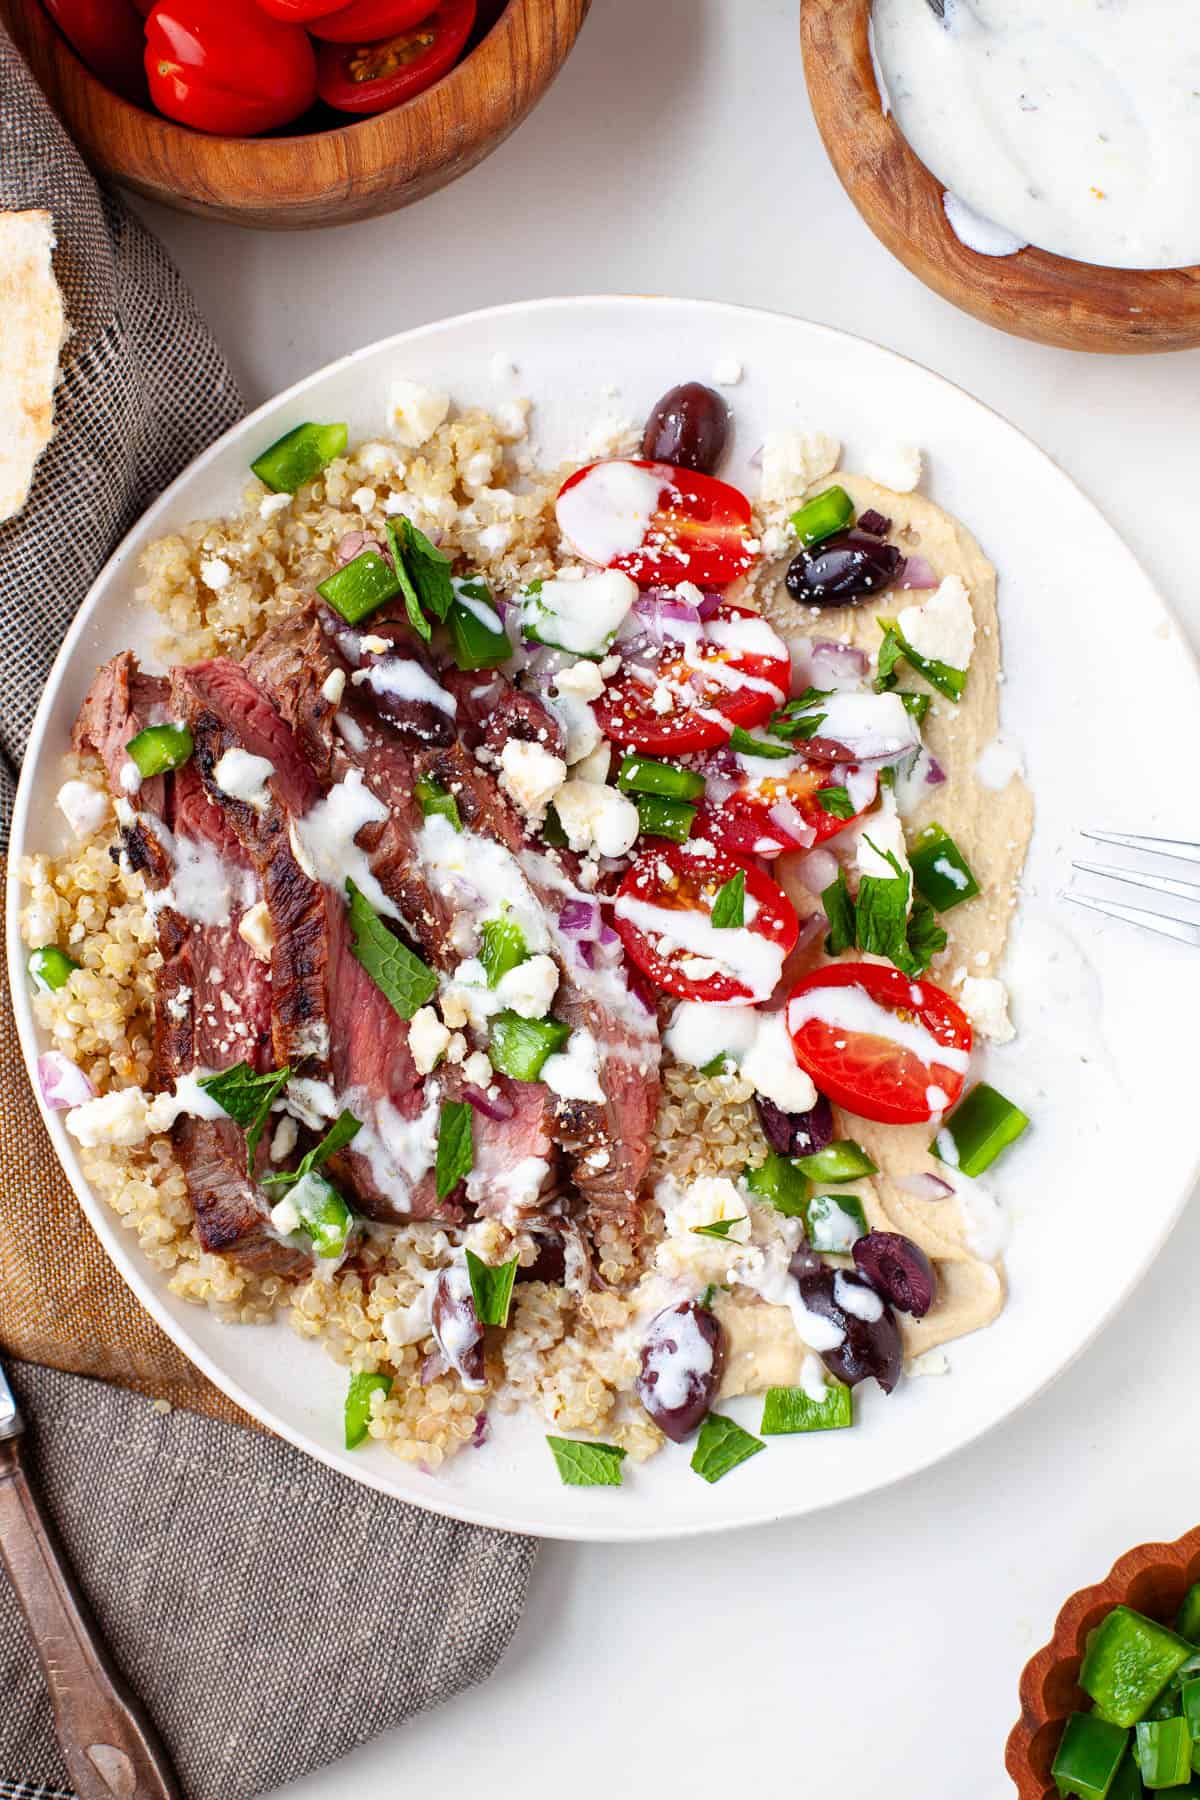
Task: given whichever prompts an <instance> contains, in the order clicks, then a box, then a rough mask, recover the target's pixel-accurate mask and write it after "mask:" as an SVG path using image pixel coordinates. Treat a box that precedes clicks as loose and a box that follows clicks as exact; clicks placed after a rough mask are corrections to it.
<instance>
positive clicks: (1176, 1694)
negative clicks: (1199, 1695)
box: [1146, 1682, 1183, 1719]
mask: <svg viewBox="0 0 1200 1800" xmlns="http://www.w3.org/2000/svg"><path fill="white" fill-rule="evenodd" d="M1182 1711H1183V1689H1182V1688H1179V1687H1176V1686H1175V1684H1174V1682H1168V1683H1167V1685H1166V1687H1165V1688H1164V1689H1163V1691H1162V1693H1161V1694H1160V1695H1159V1696H1158V1699H1157V1700H1156V1701H1155V1702H1154V1705H1153V1706H1150V1707H1147V1709H1146V1717H1147V1718H1148V1719H1177V1718H1178V1717H1179V1716H1180V1714H1181V1713H1182Z"/></svg>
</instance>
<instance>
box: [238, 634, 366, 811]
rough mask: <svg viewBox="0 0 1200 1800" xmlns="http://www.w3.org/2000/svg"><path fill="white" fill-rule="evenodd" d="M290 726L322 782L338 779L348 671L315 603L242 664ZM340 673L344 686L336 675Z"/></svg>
mask: <svg viewBox="0 0 1200 1800" xmlns="http://www.w3.org/2000/svg"><path fill="white" fill-rule="evenodd" d="M241 666H242V668H243V669H244V670H245V672H246V674H247V675H249V676H250V678H251V680H252V681H253V682H254V683H255V685H256V686H257V687H259V688H261V689H262V690H263V691H264V692H265V693H266V694H268V695H269V696H270V698H271V699H272V700H273V701H274V703H275V706H276V707H277V709H278V711H279V713H280V714H281V716H282V717H283V719H284V720H285V721H286V723H287V724H288V725H290V726H291V728H292V730H293V732H294V733H295V734H296V737H297V738H298V739H299V742H300V749H301V751H302V753H303V755H304V757H305V759H306V760H307V762H308V763H309V764H310V766H311V768H312V770H313V773H314V774H315V775H316V777H317V779H318V781H320V782H321V783H327V782H329V781H331V780H332V779H333V752H334V745H335V742H336V739H335V735H334V724H333V721H334V718H335V717H336V714H337V710H338V706H339V704H340V702H341V697H342V692H343V691H344V684H345V682H346V680H347V679H348V678H349V670H348V668H347V666H346V662H345V660H344V658H343V657H342V656H341V655H340V654H339V652H338V650H337V648H336V647H335V645H334V642H333V639H332V637H331V636H330V634H329V632H328V631H327V630H326V629H325V626H324V625H323V623H322V620H321V614H320V609H319V608H318V607H317V606H316V604H315V603H313V604H310V605H308V606H302V607H299V608H298V609H297V610H296V611H295V612H292V613H288V614H287V616H286V618H284V619H281V620H280V622H279V623H278V624H277V625H272V627H271V628H270V630H269V631H267V632H264V634H263V636H262V637H261V638H259V640H258V643H257V644H256V645H255V646H254V649H253V650H252V651H251V652H250V654H249V656H248V657H247V658H246V660H245V662H244V663H243V664H242V665H241ZM338 674H340V675H341V677H342V680H341V681H340V682H339V681H337V680H333V681H332V682H331V677H334V676H336V675H338Z"/></svg>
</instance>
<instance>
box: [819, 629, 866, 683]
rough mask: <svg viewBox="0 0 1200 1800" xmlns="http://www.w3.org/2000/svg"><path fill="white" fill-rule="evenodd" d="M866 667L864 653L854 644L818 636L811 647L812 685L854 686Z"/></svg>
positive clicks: (860, 678) (859, 680)
mask: <svg viewBox="0 0 1200 1800" xmlns="http://www.w3.org/2000/svg"><path fill="white" fill-rule="evenodd" d="M867 668H868V663H867V658H866V656H865V654H864V653H863V651H861V650H859V649H857V648H856V646H855V645H854V644H837V643H834V642H833V641H832V640H831V639H829V638H818V639H817V641H816V642H815V643H814V645H813V647H812V676H813V686H814V687H820V688H823V687H829V686H831V685H832V686H834V687H846V688H855V687H857V686H858V684H859V683H860V682H861V680H862V679H863V676H864V675H865V674H866V672H867Z"/></svg>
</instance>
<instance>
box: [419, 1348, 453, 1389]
mask: <svg viewBox="0 0 1200 1800" xmlns="http://www.w3.org/2000/svg"><path fill="white" fill-rule="evenodd" d="M449 1368H450V1364H449V1363H448V1362H447V1361H446V1359H445V1357H444V1356H443V1355H442V1353H441V1351H440V1350H431V1351H430V1352H429V1355H428V1356H427V1357H426V1358H425V1360H424V1362H423V1363H422V1364H421V1386H422V1387H428V1386H429V1384H430V1382H432V1381H436V1380H437V1378H438V1376H439V1375H445V1374H446V1373H447V1371H448V1370H449Z"/></svg>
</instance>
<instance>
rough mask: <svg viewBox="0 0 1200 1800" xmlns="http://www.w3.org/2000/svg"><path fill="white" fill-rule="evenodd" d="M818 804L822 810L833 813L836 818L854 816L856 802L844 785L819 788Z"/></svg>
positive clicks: (850, 817)
mask: <svg viewBox="0 0 1200 1800" xmlns="http://www.w3.org/2000/svg"><path fill="white" fill-rule="evenodd" d="M817 805H818V806H819V807H820V808H821V811H822V812H827V813H832V815H833V817H834V818H835V819H852V818H853V817H854V802H853V800H851V798H850V795H849V793H848V792H847V790H846V789H845V788H844V787H823V788H818V789H817Z"/></svg>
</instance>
